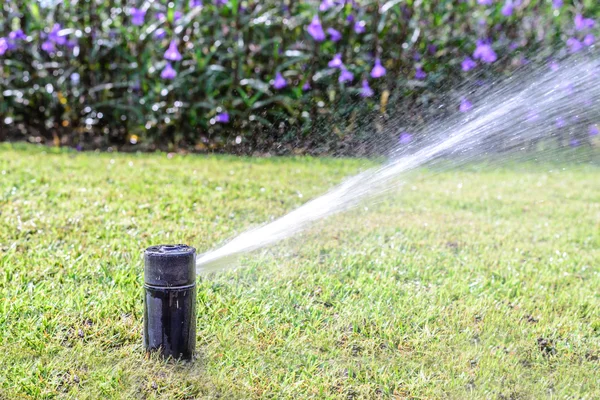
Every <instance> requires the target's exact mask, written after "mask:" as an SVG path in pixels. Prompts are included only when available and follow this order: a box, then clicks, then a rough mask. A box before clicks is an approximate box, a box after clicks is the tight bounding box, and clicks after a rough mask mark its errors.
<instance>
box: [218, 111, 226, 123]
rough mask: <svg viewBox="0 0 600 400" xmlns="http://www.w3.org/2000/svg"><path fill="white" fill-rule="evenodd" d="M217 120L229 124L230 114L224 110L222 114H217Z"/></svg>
mask: <svg viewBox="0 0 600 400" xmlns="http://www.w3.org/2000/svg"><path fill="white" fill-rule="evenodd" d="M215 121H217V122H220V123H222V124H228V123H229V114H228V113H227V112H222V113H220V114H217V116H216V117H215Z"/></svg>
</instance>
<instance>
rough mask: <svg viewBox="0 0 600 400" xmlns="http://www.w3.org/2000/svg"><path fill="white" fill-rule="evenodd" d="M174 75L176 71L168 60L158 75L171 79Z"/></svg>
mask: <svg viewBox="0 0 600 400" xmlns="http://www.w3.org/2000/svg"><path fill="white" fill-rule="evenodd" d="M176 76H177V71H175V70H174V69H173V66H171V63H170V62H168V63H167V65H165V68H164V69H163V70H162V72H161V73H160V77H161V78H162V79H168V80H171V79H175V77H176Z"/></svg>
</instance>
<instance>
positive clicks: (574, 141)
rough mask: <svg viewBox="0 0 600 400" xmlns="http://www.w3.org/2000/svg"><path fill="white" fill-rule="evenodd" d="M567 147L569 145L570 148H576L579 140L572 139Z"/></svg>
mask: <svg viewBox="0 0 600 400" xmlns="http://www.w3.org/2000/svg"><path fill="white" fill-rule="evenodd" d="M569 145H570V146H571V147H577V146H579V140H577V139H575V138H573V139H571V141H570V142H569Z"/></svg>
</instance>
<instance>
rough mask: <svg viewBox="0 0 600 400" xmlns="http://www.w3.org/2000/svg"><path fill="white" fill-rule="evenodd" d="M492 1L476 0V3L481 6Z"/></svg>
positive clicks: (490, 3) (488, 4) (487, 4)
mask: <svg viewBox="0 0 600 400" xmlns="http://www.w3.org/2000/svg"><path fill="white" fill-rule="evenodd" d="M492 3H493V0H477V4H480V5H482V6H491V5H492Z"/></svg>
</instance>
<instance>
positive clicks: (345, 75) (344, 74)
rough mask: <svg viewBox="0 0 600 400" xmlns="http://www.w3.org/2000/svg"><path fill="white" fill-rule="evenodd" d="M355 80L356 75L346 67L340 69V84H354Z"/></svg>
mask: <svg viewBox="0 0 600 400" xmlns="http://www.w3.org/2000/svg"><path fill="white" fill-rule="evenodd" d="M353 80H354V74H353V73H352V72H350V71H348V70H347V69H346V67H345V66H343V65H342V66H341V67H340V77H339V79H338V81H339V82H340V83H344V82H352V81H353Z"/></svg>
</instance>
